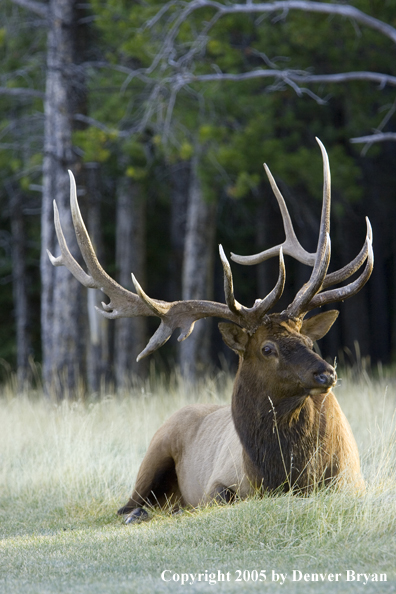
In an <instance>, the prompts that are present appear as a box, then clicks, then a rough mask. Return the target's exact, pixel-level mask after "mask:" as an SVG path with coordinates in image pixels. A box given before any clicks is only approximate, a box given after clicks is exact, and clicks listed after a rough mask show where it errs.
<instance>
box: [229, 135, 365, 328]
mask: <svg viewBox="0 0 396 594" xmlns="http://www.w3.org/2000/svg"><path fill="white" fill-rule="evenodd" d="M316 140H317V142H318V144H319V147H320V150H321V153H322V159H323V204H322V214H321V222H320V230H319V239H318V245H317V249H316V252H315V253H314V254H310V253H309V252H307V251H306V250H304V248H303V247H302V246H301V244H300V243H299V241H298V239H297V237H296V234H295V232H294V229H293V224H292V222H291V218H290V215H289V212H288V210H287V206H286V203H285V201H284V198H283V196H282V194H281V193H280V191H279V188H278V186H277V185H276V183H275V180H274V178H273V177H272V175H271V173H270V171H269V169H268V167H267V165H265V164H264V167H265V171H266V173H267V176H268V179H269V181H270V184H271V187H272V190H273V192H274V194H275V196H276V199H277V201H278V204H279V208H280V211H281V214H282V219H283V225H284V229H285V235H286V239H285V241H284V243H283V244H281V246H276V247H273V248H270V249H268V250H265V251H263V252H261V253H259V254H256V255H253V256H237V255H235V254H231V258H232V259H233V260H234V261H235V262H238V263H239V264H245V265H251V264H258V263H259V262H263V261H264V260H267V259H268V258H272V256H274V255H275V253H277V250H279V248H280V247H282V248H283V251H284V253H285V254H288V255H289V256H292V257H293V258H294V259H296V260H298V261H300V262H302V263H303V264H306V265H307V266H312V267H313V270H312V274H311V277H310V279H309V281H308V282H307V283H306V284H305V285H304V286H303V287H302V288H301V289H300V290H299V291H298V293H297V295H296V296H295V298H294V300H293V302H292V303H291V304H290V305H289V306H288V307H287V308H286V310H285V311H284V312H283V313H284V314H285V315H287V316H288V317H301V318H302V317H304V316H305V314H306V313H308V312H309V311H311V310H312V309H314V308H316V307H322V305H325V304H327V303H334V302H336V301H343V300H344V299H347V298H348V297H352V296H353V295H356V293H357V292H358V291H360V289H361V288H362V287H363V286H364V285H365V284H366V282H367V281H368V279H369V278H370V275H371V273H372V270H373V266H374V254H373V247H372V229H371V225H370V221H369V219H368V218H367V217H366V224H367V234H366V239H365V242H364V244H363V247H362V249H361V250H360V252H359V254H358V255H357V256H356V258H354V260H352V261H351V262H350V263H349V264H347V265H346V266H344V267H343V268H341V269H340V270H337V271H335V272H332V273H330V274H327V269H328V267H329V263H330V253H331V246H330V204H331V177H330V166H329V158H328V155H327V152H326V149H325V147H324V146H323V144H322V143H321V141H320V140H319V139H318V138H317V139H316ZM366 260H367V263H366V266H365V269H364V271H363V272H362V274H361V275H360V276H359V277H358V278H357V279H356V280H355V281H354V282H351V283H349V284H348V285H346V286H344V287H341V288H338V289H332V290H329V291H324V292H320V291H322V290H324V289H327V288H328V287H331V286H332V285H335V284H338V283H341V282H343V281H345V280H346V279H348V278H349V277H350V276H352V275H353V274H354V273H355V272H357V270H359V268H360V267H361V266H362V265H363V264H364V262H365V261H366Z"/></svg>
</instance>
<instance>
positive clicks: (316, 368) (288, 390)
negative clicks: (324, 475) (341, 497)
mask: <svg viewBox="0 0 396 594" xmlns="http://www.w3.org/2000/svg"><path fill="white" fill-rule="evenodd" d="M272 326H274V325H273V324H272ZM275 326H276V325H275ZM289 330H290V329H288V331H287V332H284V331H283V328H279V327H278V330H276V329H275V330H274V328H273V327H272V328H271V332H267V334H266V335H265V336H264V338H265V340H267V339H268V337H270V338H271V342H272V343H275V345H276V348H277V351H278V357H277V361H276V365H272V366H271V365H269V366H267V369H266V361H265V360H263V359H262V357H263V355H262V352H261V350H262V342H263V334H265V333H263V332H261V333H260V334H261V336H259V337H258V340H256V341H254V338H253V339H252V340H251V342H250V344H249V345H248V346H247V348H246V351H245V353H244V354H243V355H241V356H240V364H239V369H238V373H237V376H236V379H235V383H234V390H233V396H232V415H233V421H234V425H235V429H236V431H237V433H238V436H239V438H240V440H241V443H242V446H243V456H244V462H245V471H246V473H247V475H248V477H249V479H250V480H251V481H252V482H253V483H254V484H256V486H262V487H263V488H264V489H265V490H274V489H277V488H279V487H280V486H281V485H283V488H284V490H289V489H290V488H291V486H292V485H293V487H294V488H298V489H301V490H306V489H307V488H309V487H310V482H311V479H310V477H312V475H313V471H314V468H313V467H315V474H316V473H317V472H318V470H319V471H320V469H318V464H321V465H322V466H323V470H324V469H325V467H326V464H327V462H326V460H325V459H324V458H326V454H324V453H323V452H318V451H317V446H318V443H322V442H323V439H322V438H323V436H324V435H325V433H326V416H327V411H328V408H329V406H331V402H333V399H334V396H333V394H332V393H331V392H330V387H331V386H330V385H329V386H327V387H320V386H319V387H318V386H317V385H316V382H315V381H313V380H312V378H316V377H317V376H318V374H319V375H320V374H326V373H327V374H328V375H330V376H331V377H333V378H335V372H334V370H333V368H332V367H331V366H330V365H328V364H327V363H326V362H325V361H323V359H321V358H320V357H319V356H318V355H317V354H316V353H314V352H313V351H312V349H311V348H310V347H309V345H308V344H307V341H305V339H304V337H302V336H301V335H300V334H299V333H298V329H296V331H295V332H294V331H292V332H290V331H289ZM255 342H256V344H254V343H255ZM260 359H261V360H260ZM283 359H285V360H283ZM331 370H332V371H331ZM328 383H330V382H328ZM333 383H334V381H333Z"/></svg>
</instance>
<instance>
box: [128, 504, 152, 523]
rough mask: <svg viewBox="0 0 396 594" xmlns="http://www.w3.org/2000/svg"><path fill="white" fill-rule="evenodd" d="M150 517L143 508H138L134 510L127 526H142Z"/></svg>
mask: <svg viewBox="0 0 396 594" xmlns="http://www.w3.org/2000/svg"><path fill="white" fill-rule="evenodd" d="M148 517H149V515H148V513H147V512H146V510H145V509H143V508H142V507H137V508H136V509H134V510H133V511H132V512H131V513H130V514H129V515H128V516H127V517H126V520H125V524H140V522H144V521H145V520H147V519H148Z"/></svg>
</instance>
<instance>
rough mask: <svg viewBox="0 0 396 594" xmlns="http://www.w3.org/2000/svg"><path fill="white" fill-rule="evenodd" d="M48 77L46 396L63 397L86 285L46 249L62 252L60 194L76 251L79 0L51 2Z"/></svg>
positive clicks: (76, 352)
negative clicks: (72, 178)
mask: <svg viewBox="0 0 396 594" xmlns="http://www.w3.org/2000/svg"><path fill="white" fill-rule="evenodd" d="M48 6H49V32H48V47H47V80H46V96H45V105H44V114H45V128H44V162H43V201H42V215H41V224H42V228H41V234H42V248H41V249H42V251H41V280H42V304H41V324H42V345H43V347H42V348H43V382H44V387H45V390H46V393H47V395H48V394H50V393H51V391H53V393H54V395H55V396H56V397H57V398H59V397H61V396H63V395H65V394H68V393H71V392H73V390H74V389H75V387H76V385H77V381H78V379H79V374H80V371H81V363H80V362H81V361H83V347H82V339H83V335H84V332H82V331H81V329H80V319H79V317H80V312H81V309H82V287H81V286H80V285H79V283H78V282H77V281H76V280H75V279H74V278H72V276H71V275H70V273H69V272H68V270H66V269H65V268H63V267H57V268H54V267H53V266H52V265H51V264H50V262H49V259H48V255H47V249H49V250H50V251H51V252H52V253H57V252H58V247H57V241H56V238H55V232H54V222H53V206H52V201H53V199H55V198H56V202H57V205H58V208H59V213H60V217H61V221H62V226H63V230H64V233H65V236H66V237H67V239H68V242H69V247H70V248H71V251H72V252H73V253H74V254H76V253H78V251H77V249H76V240H75V236H74V232H73V230H72V224H71V217H70V207H69V180H68V175H67V169H68V168H72V166H73V164H74V161H75V159H74V155H73V152H72V138H71V136H72V107H71V106H72V105H75V99H74V97H73V88H72V85H73V84H75V80H76V79H75V77H74V74H75V73H74V72H73V68H72V65H73V58H74V49H75V46H76V25H75V10H74V8H75V0H51V1H50V3H49V5H48Z"/></svg>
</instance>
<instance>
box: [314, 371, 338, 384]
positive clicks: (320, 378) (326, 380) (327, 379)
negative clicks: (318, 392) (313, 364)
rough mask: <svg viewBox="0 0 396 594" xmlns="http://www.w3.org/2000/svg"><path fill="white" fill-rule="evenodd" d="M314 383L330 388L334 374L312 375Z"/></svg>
mask: <svg viewBox="0 0 396 594" xmlns="http://www.w3.org/2000/svg"><path fill="white" fill-rule="evenodd" d="M314 378H315V381H316V382H317V383H318V384H321V385H322V386H332V385H333V383H334V381H335V374H334V373H314Z"/></svg>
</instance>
